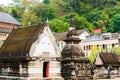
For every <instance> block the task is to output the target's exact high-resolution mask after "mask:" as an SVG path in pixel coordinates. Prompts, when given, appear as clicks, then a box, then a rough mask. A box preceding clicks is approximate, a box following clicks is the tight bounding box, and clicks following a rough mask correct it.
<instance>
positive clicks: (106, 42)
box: [82, 39, 118, 56]
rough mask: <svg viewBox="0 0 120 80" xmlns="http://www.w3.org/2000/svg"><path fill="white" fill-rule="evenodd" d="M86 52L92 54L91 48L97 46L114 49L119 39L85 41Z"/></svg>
mask: <svg viewBox="0 0 120 80" xmlns="http://www.w3.org/2000/svg"><path fill="white" fill-rule="evenodd" d="M82 44H83V47H84V52H85V53H86V56H88V55H90V52H91V48H92V47H93V46H97V47H98V48H101V49H112V48H113V47H115V46H118V39H109V40H92V41H83V42H82Z"/></svg>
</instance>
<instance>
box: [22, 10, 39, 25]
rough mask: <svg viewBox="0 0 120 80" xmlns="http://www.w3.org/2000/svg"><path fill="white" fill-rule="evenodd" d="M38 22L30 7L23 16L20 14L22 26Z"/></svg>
mask: <svg viewBox="0 0 120 80" xmlns="http://www.w3.org/2000/svg"><path fill="white" fill-rule="evenodd" d="M39 22H40V20H39V18H38V17H37V16H36V15H35V14H34V13H33V12H32V11H31V9H28V11H27V12H24V13H23V16H22V24H23V26H31V25H36V24H38V23H39Z"/></svg>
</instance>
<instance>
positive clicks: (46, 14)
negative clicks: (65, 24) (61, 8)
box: [41, 8, 55, 22]
mask: <svg viewBox="0 0 120 80" xmlns="http://www.w3.org/2000/svg"><path fill="white" fill-rule="evenodd" d="M41 15H42V16H41V18H42V21H43V22H45V21H46V19H47V17H48V19H49V20H51V19H54V18H55V10H54V9H53V8H48V9H46V10H44V11H43V12H42V14H41Z"/></svg>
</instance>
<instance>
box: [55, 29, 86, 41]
mask: <svg viewBox="0 0 120 80" xmlns="http://www.w3.org/2000/svg"><path fill="white" fill-rule="evenodd" d="M84 31H85V30H76V32H77V34H78V35H80V34H82V33H83V32H84ZM67 34H68V32H63V33H57V34H56V35H55V38H56V40H57V41H63V40H65V39H66V38H67Z"/></svg>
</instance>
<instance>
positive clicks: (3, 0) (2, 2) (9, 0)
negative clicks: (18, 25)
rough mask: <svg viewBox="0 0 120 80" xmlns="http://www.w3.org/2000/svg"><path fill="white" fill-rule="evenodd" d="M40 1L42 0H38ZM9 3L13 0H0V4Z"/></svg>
mask: <svg viewBox="0 0 120 80" xmlns="http://www.w3.org/2000/svg"><path fill="white" fill-rule="evenodd" d="M39 1H40V2H42V1H43V0H39ZM10 3H13V0H0V5H2V4H3V5H6V6H7V5H8V4H10Z"/></svg>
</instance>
